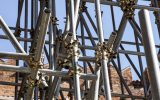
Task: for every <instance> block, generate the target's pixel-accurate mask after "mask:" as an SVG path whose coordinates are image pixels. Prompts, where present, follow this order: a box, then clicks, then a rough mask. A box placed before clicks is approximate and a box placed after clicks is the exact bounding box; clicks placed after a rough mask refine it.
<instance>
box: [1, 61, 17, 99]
mask: <svg viewBox="0 0 160 100" xmlns="http://www.w3.org/2000/svg"><path fill="white" fill-rule="evenodd" d="M0 64H8V65H15V60H6V61H3V60H0ZM14 75H15V73H14V72H6V71H0V81H4V82H15V78H14ZM0 96H2V97H3V96H4V97H6V96H10V97H11V96H14V86H9V85H0Z"/></svg>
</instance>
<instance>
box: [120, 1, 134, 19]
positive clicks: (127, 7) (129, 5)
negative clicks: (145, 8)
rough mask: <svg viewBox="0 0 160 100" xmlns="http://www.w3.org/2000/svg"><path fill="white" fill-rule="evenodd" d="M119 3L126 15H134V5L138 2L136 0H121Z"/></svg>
mask: <svg viewBox="0 0 160 100" xmlns="http://www.w3.org/2000/svg"><path fill="white" fill-rule="evenodd" d="M119 4H120V6H121V9H122V11H123V12H124V15H125V16H126V17H127V18H129V19H132V18H133V17H134V11H135V9H134V8H133V6H134V5H135V4H136V0H120V1H119Z"/></svg>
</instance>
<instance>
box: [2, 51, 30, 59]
mask: <svg viewBox="0 0 160 100" xmlns="http://www.w3.org/2000/svg"><path fill="white" fill-rule="evenodd" d="M28 57H29V56H28V54H24V53H13V52H0V58H7V59H17V60H27V58H28Z"/></svg>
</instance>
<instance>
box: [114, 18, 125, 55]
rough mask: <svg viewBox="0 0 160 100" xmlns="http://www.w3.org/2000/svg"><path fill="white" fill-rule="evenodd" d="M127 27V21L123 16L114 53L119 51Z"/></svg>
mask: <svg viewBox="0 0 160 100" xmlns="http://www.w3.org/2000/svg"><path fill="white" fill-rule="evenodd" d="M126 25H127V19H126V17H125V16H123V17H122V20H121V23H120V25H119V28H118V32H117V37H116V39H115V42H114V44H113V51H115V52H117V50H118V48H119V46H120V43H121V40H122V37H123V34H124V30H125V28H126Z"/></svg>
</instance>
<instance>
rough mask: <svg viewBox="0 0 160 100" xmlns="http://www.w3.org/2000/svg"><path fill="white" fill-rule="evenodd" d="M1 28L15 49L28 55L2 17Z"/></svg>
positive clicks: (0, 18)
mask: <svg viewBox="0 0 160 100" xmlns="http://www.w3.org/2000/svg"><path fill="white" fill-rule="evenodd" d="M0 26H1V27H2V30H3V31H4V32H5V33H6V35H7V36H8V38H9V40H10V41H11V43H12V44H13V46H14V47H15V49H16V50H17V51H18V52H20V53H26V52H25V51H24V49H23V48H22V47H21V45H20V43H19V42H18V41H17V39H16V37H15V36H14V35H13V33H12V31H11V30H10V29H9V27H8V26H7V24H6V23H5V21H4V20H3V19H2V17H1V16H0Z"/></svg>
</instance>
